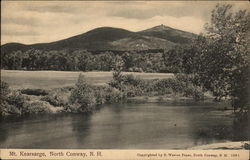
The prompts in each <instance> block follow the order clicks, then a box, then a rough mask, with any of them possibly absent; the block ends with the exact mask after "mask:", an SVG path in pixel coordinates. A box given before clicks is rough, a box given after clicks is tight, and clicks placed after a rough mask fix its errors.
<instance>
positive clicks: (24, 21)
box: [1, 17, 39, 26]
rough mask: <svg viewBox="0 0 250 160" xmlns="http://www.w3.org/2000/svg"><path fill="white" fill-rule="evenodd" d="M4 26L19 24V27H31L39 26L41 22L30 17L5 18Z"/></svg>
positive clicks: (3, 19)
mask: <svg viewBox="0 0 250 160" xmlns="http://www.w3.org/2000/svg"><path fill="white" fill-rule="evenodd" d="M1 23H2V24H17V25H29V26H37V25H38V23H39V21H38V20H37V19H35V18H31V17H30V18H28V17H3V18H2V20H1Z"/></svg>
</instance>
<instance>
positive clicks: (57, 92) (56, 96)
mask: <svg viewBox="0 0 250 160" xmlns="http://www.w3.org/2000/svg"><path fill="white" fill-rule="evenodd" d="M69 96H70V92H69V90H67V89H54V90H52V91H50V92H49V94H48V95H47V96H45V97H42V98H41V100H42V101H46V102H49V103H50V104H51V105H53V106H65V105H67V103H68V101H69Z"/></svg>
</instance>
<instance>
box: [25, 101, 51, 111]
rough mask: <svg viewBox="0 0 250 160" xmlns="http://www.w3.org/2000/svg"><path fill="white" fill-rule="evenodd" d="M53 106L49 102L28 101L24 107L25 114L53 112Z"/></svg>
mask: <svg viewBox="0 0 250 160" xmlns="http://www.w3.org/2000/svg"><path fill="white" fill-rule="evenodd" d="M53 112H54V110H53V106H51V105H50V104H49V103H48V102H43V101H33V102H27V103H25V105H24V108H23V114H40V113H53Z"/></svg>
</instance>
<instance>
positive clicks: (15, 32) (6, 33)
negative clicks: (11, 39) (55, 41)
mask: <svg viewBox="0 0 250 160" xmlns="http://www.w3.org/2000/svg"><path fill="white" fill-rule="evenodd" d="M1 34H2V35H4V36H36V35H39V33H38V32H35V31H19V30H5V31H2V33H1Z"/></svg>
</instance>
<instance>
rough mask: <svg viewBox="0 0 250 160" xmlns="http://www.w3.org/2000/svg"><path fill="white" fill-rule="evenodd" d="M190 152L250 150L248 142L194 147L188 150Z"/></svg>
mask: <svg viewBox="0 0 250 160" xmlns="http://www.w3.org/2000/svg"><path fill="white" fill-rule="evenodd" d="M188 149H190V150H211V149H232V150H241V149H247V150H249V149H250V143H249V141H239V142H224V143H213V144H207V145H201V146H195V147H191V148H188Z"/></svg>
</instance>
